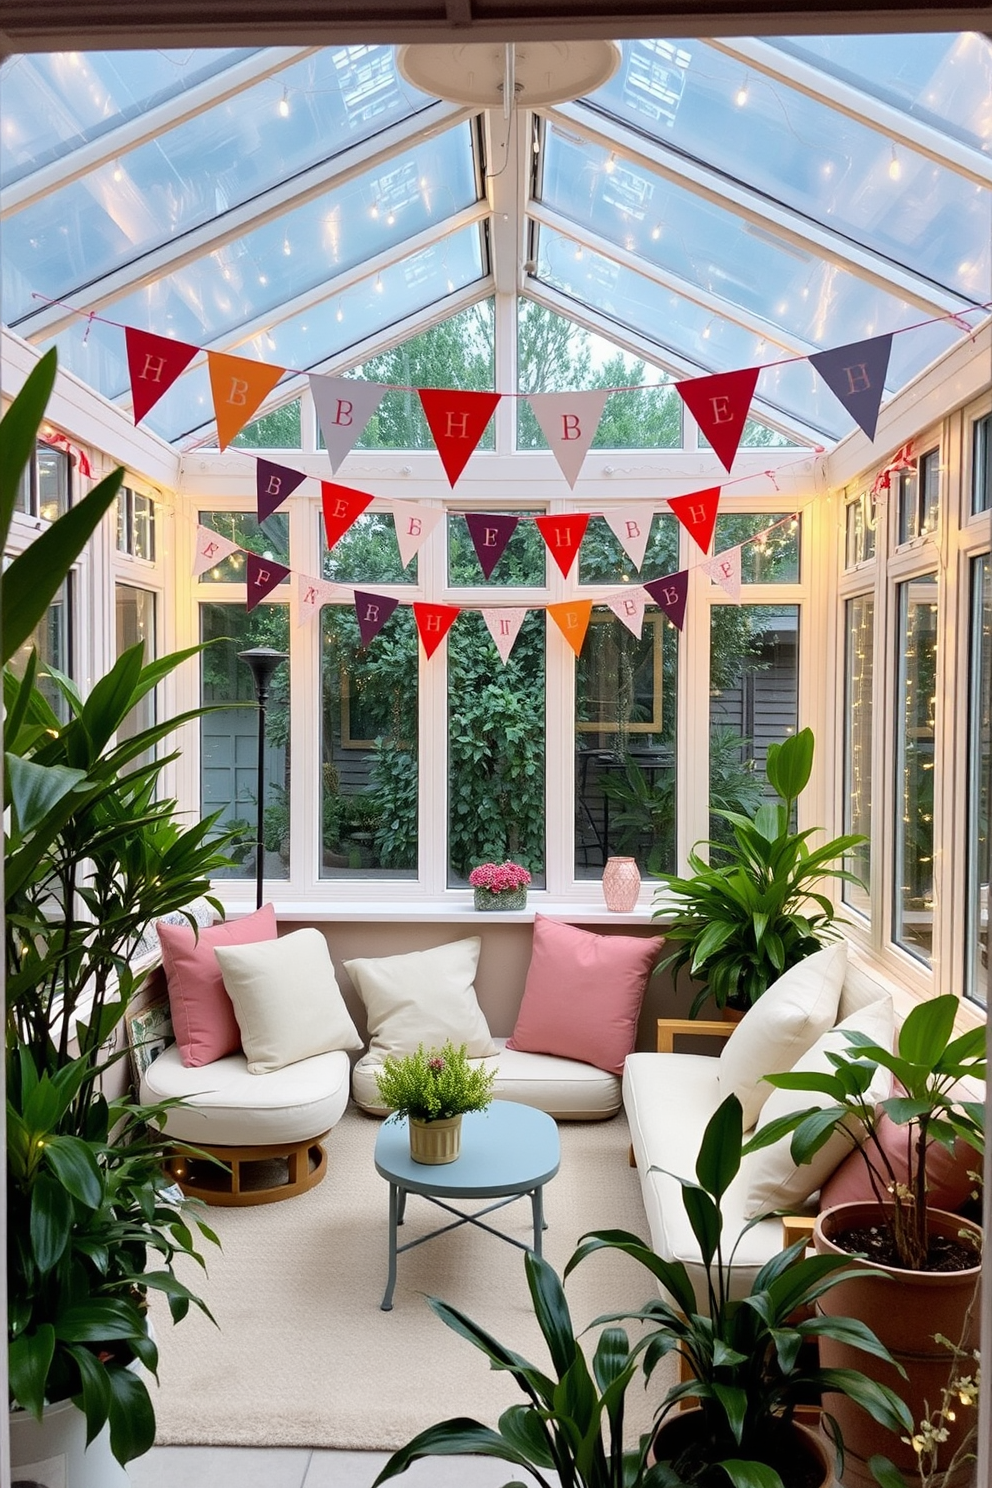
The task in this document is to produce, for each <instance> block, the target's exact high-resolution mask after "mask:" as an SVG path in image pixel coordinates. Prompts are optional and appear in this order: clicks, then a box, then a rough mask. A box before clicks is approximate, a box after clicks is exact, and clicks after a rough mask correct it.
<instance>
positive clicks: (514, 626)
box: [482, 607, 527, 666]
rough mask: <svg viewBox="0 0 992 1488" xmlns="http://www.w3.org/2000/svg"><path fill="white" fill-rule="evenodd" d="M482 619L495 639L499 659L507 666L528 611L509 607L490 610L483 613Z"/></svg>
mask: <svg viewBox="0 0 992 1488" xmlns="http://www.w3.org/2000/svg"><path fill="white" fill-rule="evenodd" d="M482 618H483V620H484V621H485V622H486V629H487V630H488V631H489V634H490V635H491V636H492V638H493V643H494V644H495V647H496V650H497V651H498V652H499V659H500V661H501V662H502V663H503V665H504V666H506V663H507V662H508V661H509V659H510V652H511V651H512V650H513V643H514V641H515V640H516V639H517V636H518V635H519V634H520V627H521V625H523V623H524V621H525V620H526V618H527V611H526V609H516V608H510V607H507V608H506V609H496V608H494V609H490V610H483V611H482Z"/></svg>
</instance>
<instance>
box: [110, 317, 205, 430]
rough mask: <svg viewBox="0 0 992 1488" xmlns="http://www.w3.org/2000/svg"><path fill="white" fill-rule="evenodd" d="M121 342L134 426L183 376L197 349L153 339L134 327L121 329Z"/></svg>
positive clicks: (184, 342)
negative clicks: (122, 334) (129, 388)
mask: <svg viewBox="0 0 992 1488" xmlns="http://www.w3.org/2000/svg"><path fill="white" fill-rule="evenodd" d="M124 342H125V345H126V348H127V370H128V376H129V377H130V379H131V405H132V412H133V414H134V422H135V423H136V424H138V423H140V422H141V420H142V419H143V418H144V416H145V414H146V413H147V412H148V410H149V409H150V408H154V407H155V404H156V403H157V402H158V400H159V398H161V397H162V394H163V393H167V392H168V391H169V388H170V387H171V386H172V384H173V383H174V382H175V380H176V378H177V377H178V376H179V375H180V374H181V373H182V372H185V370H186V368H187V367H188V366H189V364H190V362H191V361H192V360H193V358H194V357H195V356H196V353H197V352H198V351H199V349H200V348H199V347H198V346H190V344H189V342H188V341H173V340H172V339H171V338H170V337H169V336H153V335H152V333H151V331H138V330H135V328H134V326H125V327H124Z"/></svg>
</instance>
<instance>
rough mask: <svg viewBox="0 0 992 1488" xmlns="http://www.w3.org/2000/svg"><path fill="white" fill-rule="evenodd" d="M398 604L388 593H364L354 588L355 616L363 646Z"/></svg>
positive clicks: (377, 632)
mask: <svg viewBox="0 0 992 1488" xmlns="http://www.w3.org/2000/svg"><path fill="white" fill-rule="evenodd" d="M398 604H399V600H398V599H393V598H392V596H391V595H389V594H366V593H365V592H364V591H363V590H361V589H356V590H355V618H356V619H357V621H358V633H359V635H360V636H361V638H362V645H363V646H367V645H368V643H369V641H371V640H373V639H374V638H375V636H377V635H378V634H379V632H380V630H381V629H382V627H383V626H384V625H385V623H386V621H387V620H388V619H389V617H390V615H391V614H392V613H393V611H394V610H395V609H396V607H397V605H398Z"/></svg>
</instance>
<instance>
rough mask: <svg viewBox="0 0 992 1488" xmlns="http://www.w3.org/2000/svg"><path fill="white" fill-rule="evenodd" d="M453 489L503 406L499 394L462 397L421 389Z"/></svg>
mask: <svg viewBox="0 0 992 1488" xmlns="http://www.w3.org/2000/svg"><path fill="white" fill-rule="evenodd" d="M417 391H418V392H419V393H420V401H421V403H422V404H423V408H424V417H425V418H426V419H427V423H428V425H429V426H430V431H431V433H432V434H433V436H434V443H435V444H436V445H437V452H438V454H439V455H440V456H441V464H442V465H443V466H444V473H445V475H446V476H447V477H448V481H449V484H450V485H452V486H453V485H454V484H455V481H456V480H457V479H458V477H459V476H460V475H461V473H462V471H463V470H464V469H465V466H466V465H467V464H468V459H469V456H470V455H471V453H472V451H473V450H474V449H475V447H476V445H477V444H478V442H479V440H480V439H481V438H482V435H483V431H484V430H485V427H486V425H487V424H488V422H489V420H490V419H491V418H492V416H493V410H494V409H495V407H496V404H497V403H498V402H499V393H461V392H458V391H456V390H455V389H453V388H418V390H417Z"/></svg>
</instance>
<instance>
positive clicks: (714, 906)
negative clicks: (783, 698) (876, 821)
mask: <svg viewBox="0 0 992 1488" xmlns="http://www.w3.org/2000/svg"><path fill="white" fill-rule="evenodd" d="M812 768H813V733H812V730H811V729H808V728H807V729H802V730H800V732H799V733H797V734H792V735H790V737H789V738H788V739H786V740H785V741H784V742H783V743H781V744H770V745H769V746H768V758H767V762H766V765H765V773H766V775H767V778H768V783H769V785H770V786H771V787H772V789H773V790H774V791H775V792H776V794H777V795H778V797H779V800H778V801H774V802H773V801H766V802H764V803H763V804H762V805H760V806H758V807H757V809H756V810H754V811H753V812H749V813H747V814H745V813H743V812H739V811H725V810H720V811H716V813H715V814H716V815H717V816H720V817H722V818H723V819H724V820H725V821H726V822H728V823H729V825H730V830H731V837H732V840H731V841H730V842H729V843H724V842H714V841H706V842H697V844H696V846H695V848H693V850H692V852H691V853H690V854H689V865H690V867H691V868H692V871H693V876H692V877H691V878H680V877H679V876H678V875H677V874H674V873H659V874H657V875H656V877H657V878H658V885H659V886H658V888H657V890H656V891H655V905H656V908H655V910H654V918H655V919H662V920H664V922H665V941H666V944H667V945H668V946H670V947H673V949H671V950H669V953H668V955H666V956H665V957H664V958H663V959H662V960H661V961H659V963H658V966H657V968H656V970H658V971H661V970H662V969H663V968H665V967H667V966H672V967H674V968H675V976H676V979H677V978H678V975H679V973H680V972H681V971H682V970H683V969H687V970H688V972H689V975H690V977H692V978H693V979H695V980H696V981H698V982H701V983H702V986H701V987H700V988H699V990H698V991H697V993H696V995H695V997H694V998H693V1002H692V1007H691V1008H690V1016H691V1017H695V1016H696V1015H697V1013H698V1012H699V1011H700V1009H701V1008H702V1007H703V1005H704V1003H706V1002H707V1001H708V1000H709V999H711V998H712V1000H713V1001H714V1002H715V1004H716V1006H717V1007H718V1008H720V1009H721V1010H722V1009H724V1008H727V1007H729V1008H736V1009H743V1010H746V1009H747V1008H749V1007H750V1006H751V1005H752V1003H755V1002H757V1000H758V998H759V997H760V996H761V995H762V993H763V992H765V991H766V990H767V988H768V987H769V986H770V984H771V983H772V982H773V981H775V980H776V979H777V978H778V977H780V976H781V975H782V973H783V972H784V971H787V970H788V969H789V967H790V966H795V965H796V963H797V962H798V961H802V960H804V959H805V957H807V956H811V955H812V954H813V953H814V951H818V950H819V949H820V947H821V946H822V945H823V944H824V943H825V942H826V941H828V940H831V939H835V938H836V936H837V933H838V932H837V929H836V921H837V914H836V910H835V909H834V906H833V904H832V903H831V901H830V900H829V899H828V898H827V897H826V895H824V894H823V893H821V892H819V886H820V885H821V884H822V883H823V881H824V880H825V879H827V878H833V879H836V880H838V881H845V882H848V883H859V882H860V880H859V879H858V878H857V876H856V875H855V874H853V873H850V872H849V871H848V870H847V869H845V868H843V867H840V866H838V863H839V860H841V859H843V857H844V855H845V853H849V852H851V850H852V849H853V848H855V847H857V846H858V845H859V843H862V842H864V841H865V838H864V837H862V836H858V835H856V834H848V835H846V836H843V837H834V838H833V839H832V840H831V841H829V842H825V843H823V844H822V845H821V846H820V847H811V846H810V842H809V839H810V838H811V837H813V836H815V835H816V832H817V831H818V830H819V829H818V828H815V827H811V828H808V829H807V830H806V831H804V832H796V831H794V830H793V827H792V822H793V814H794V811H795V807H796V802H797V800H798V798H799V796H800V795H801V794H802V792H803V791H804V790H805V788H806V786H807V785H808V783H809V778H810V773H811V771H812ZM704 847H705V848H707V849H709V853H710V857H711V859H712V861H711V862H706V861H705V860H704V858H703V857H702V856H701V855H700V851H699V850H700V848H704Z"/></svg>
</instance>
